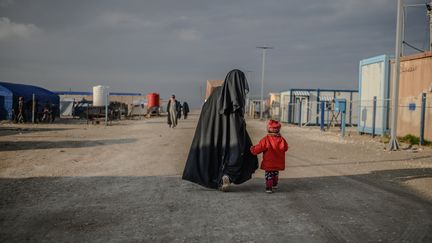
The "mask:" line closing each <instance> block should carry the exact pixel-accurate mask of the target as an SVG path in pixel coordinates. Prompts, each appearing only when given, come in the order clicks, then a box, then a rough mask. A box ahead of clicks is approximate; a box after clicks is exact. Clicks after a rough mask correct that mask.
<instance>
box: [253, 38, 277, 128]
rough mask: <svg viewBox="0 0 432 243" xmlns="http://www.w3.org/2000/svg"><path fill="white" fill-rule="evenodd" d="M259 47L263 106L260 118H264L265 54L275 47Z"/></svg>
mask: <svg viewBox="0 0 432 243" xmlns="http://www.w3.org/2000/svg"><path fill="white" fill-rule="evenodd" d="M257 48H258V49H261V50H262V51H263V52H262V71H261V106H260V119H261V120H262V119H263V110H264V107H265V104H264V69H265V54H266V51H267V50H268V49H273V47H271V46H258V47H257Z"/></svg>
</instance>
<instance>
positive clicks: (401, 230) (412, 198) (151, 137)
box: [0, 115, 432, 242]
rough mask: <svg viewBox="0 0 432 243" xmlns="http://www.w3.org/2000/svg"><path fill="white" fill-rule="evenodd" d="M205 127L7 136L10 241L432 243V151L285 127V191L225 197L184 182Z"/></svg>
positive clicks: (247, 188)
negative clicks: (197, 135) (198, 130)
mask: <svg viewBox="0 0 432 243" xmlns="http://www.w3.org/2000/svg"><path fill="white" fill-rule="evenodd" d="M197 117H198V116H197V115H192V116H190V119H188V120H180V123H179V127H177V128H175V129H169V128H168V126H167V125H166V124H165V120H164V118H152V119H147V120H138V121H122V122H120V123H115V124H113V125H112V126H109V127H104V126H101V125H99V126H94V125H90V126H88V125H85V124H52V125H36V126H32V125H25V126H23V125H20V126H17V125H0V241H1V242H23V241H51V242H63V241H66V242H86V241H99V242H106V241H114V242H115V241H117V242H124V241H126V242H127V241H132V242H135V241H143V242H147V241H156V242H171V241H175V242H271V241H282V242H299V241H302V242H346V241H350V242H365V241H372V242H399V241H403V242H432V192H431V191H432V151H431V150H430V149H425V150H421V151H412V150H403V151H398V152H392V153H389V152H386V151H384V150H383V145H382V144H379V143H377V142H374V141H370V139H369V138H367V137H359V136H356V135H353V136H351V137H347V138H345V139H341V138H339V137H338V136H337V135H336V134H334V133H321V132H319V131H318V130H317V129H315V128H303V129H301V128H297V127H288V126H285V127H283V129H282V134H283V135H284V136H285V137H286V138H287V140H288V142H289V145H290V150H289V152H288V153H287V157H286V159H287V169H286V171H284V172H282V173H281V177H282V179H281V183H280V189H279V190H278V192H276V193H273V194H266V193H265V192H264V179H263V172H262V171H257V173H256V175H255V178H254V179H252V180H250V181H249V182H247V183H245V184H242V185H238V186H234V187H233V188H232V192H229V193H222V192H219V191H214V190H210V189H206V188H203V187H200V186H198V185H195V184H192V183H189V182H186V181H182V180H181V179H180V175H181V173H182V169H183V166H184V163H185V159H186V156H187V153H188V149H189V146H190V143H191V140H192V136H193V133H194V130H195V126H196V122H197ZM247 128H248V131H249V133H250V134H251V137H252V140H253V141H254V142H255V143H256V142H257V141H258V140H259V138H260V137H262V136H263V135H264V134H265V126H264V123H263V122H260V121H256V120H248V122H247Z"/></svg>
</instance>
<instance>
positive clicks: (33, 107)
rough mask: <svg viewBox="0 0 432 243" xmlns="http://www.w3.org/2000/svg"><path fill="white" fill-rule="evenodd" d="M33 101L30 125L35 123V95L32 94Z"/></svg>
mask: <svg viewBox="0 0 432 243" xmlns="http://www.w3.org/2000/svg"><path fill="white" fill-rule="evenodd" d="M32 98H33V101H32V123H33V124H34V123H35V109H36V103H35V101H36V96H35V94H33V97H32Z"/></svg>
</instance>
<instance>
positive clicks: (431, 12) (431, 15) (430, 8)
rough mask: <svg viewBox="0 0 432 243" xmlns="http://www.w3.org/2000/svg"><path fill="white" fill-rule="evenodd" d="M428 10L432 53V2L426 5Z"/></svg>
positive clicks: (430, 49)
mask: <svg viewBox="0 0 432 243" xmlns="http://www.w3.org/2000/svg"><path fill="white" fill-rule="evenodd" d="M426 8H427V14H428V16H429V51H432V1H430V3H426Z"/></svg>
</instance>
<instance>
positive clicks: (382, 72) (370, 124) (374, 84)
mask: <svg viewBox="0 0 432 243" xmlns="http://www.w3.org/2000/svg"><path fill="white" fill-rule="evenodd" d="M389 77H390V59H389V57H388V56H387V55H381V56H376V57H372V58H368V59H364V60H361V61H360V66H359V89H360V94H359V106H358V107H359V111H358V114H359V115H358V127H357V129H358V131H359V132H360V133H372V131H373V129H375V134H381V135H382V134H384V133H385V132H386V131H387V128H388V110H389V80H390V78H389ZM374 99H376V101H374ZM374 102H375V104H376V105H375V112H374Z"/></svg>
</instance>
